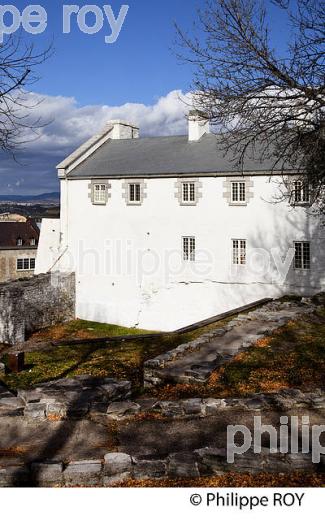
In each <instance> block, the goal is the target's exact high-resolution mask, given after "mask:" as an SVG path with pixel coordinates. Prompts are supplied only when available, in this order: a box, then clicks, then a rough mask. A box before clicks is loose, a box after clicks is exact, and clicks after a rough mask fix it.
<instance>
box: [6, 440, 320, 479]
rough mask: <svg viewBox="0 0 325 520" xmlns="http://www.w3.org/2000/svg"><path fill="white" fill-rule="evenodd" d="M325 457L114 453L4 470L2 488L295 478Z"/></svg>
mask: <svg viewBox="0 0 325 520" xmlns="http://www.w3.org/2000/svg"><path fill="white" fill-rule="evenodd" d="M324 470H325V457H324V456H323V457H322V459H321V461H320V463H319V464H313V462H312V460H311V455H310V454H303V453H297V454H286V455H284V454H281V453H270V450H268V449H267V448H262V450H261V453H254V452H253V451H252V450H249V451H247V452H246V453H245V454H242V455H237V456H236V459H235V462H234V463H233V464H230V463H228V462H227V456H226V452H225V450H220V449H216V448H203V449H199V450H194V451H193V452H182V453H171V454H170V455H168V457H166V458H164V459H162V460H152V459H150V460H146V459H140V458H136V457H131V456H130V455H128V454H127V453H108V454H107V455H105V457H104V460H79V461H76V462H70V463H69V464H64V463H63V462H62V461H46V462H34V463H32V464H30V465H26V466H11V467H7V468H4V469H0V487H11V486H15V487H19V486H38V487H52V486H62V487H75V486H86V487H95V486H96V487H111V486H114V485H115V486H116V485H119V484H122V483H123V482H125V481H127V480H129V479H134V480H146V479H164V478H198V477H205V476H211V475H222V474H225V473H228V472H238V473H260V472H266V473H290V472H293V471H304V472H310V473H311V472H314V471H324Z"/></svg>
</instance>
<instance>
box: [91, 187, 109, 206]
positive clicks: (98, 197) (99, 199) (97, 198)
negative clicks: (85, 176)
mask: <svg viewBox="0 0 325 520" xmlns="http://www.w3.org/2000/svg"><path fill="white" fill-rule="evenodd" d="M106 190H107V185H106V184H94V198H93V201H94V204H106Z"/></svg>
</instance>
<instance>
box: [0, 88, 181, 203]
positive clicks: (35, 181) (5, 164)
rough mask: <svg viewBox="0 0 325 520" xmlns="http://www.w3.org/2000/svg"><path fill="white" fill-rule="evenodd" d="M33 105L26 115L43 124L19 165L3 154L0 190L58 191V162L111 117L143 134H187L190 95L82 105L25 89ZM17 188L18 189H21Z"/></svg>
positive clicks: (25, 148)
mask: <svg viewBox="0 0 325 520" xmlns="http://www.w3.org/2000/svg"><path fill="white" fill-rule="evenodd" d="M26 103H27V104H28V105H30V106H33V107H34V108H32V110H31V111H30V113H29V115H28V117H31V119H32V120H34V121H36V120H38V119H39V120H40V121H41V123H43V124H44V126H43V127H41V128H40V129H39V130H38V131H37V133H38V138H37V139H35V136H34V135H31V136H29V135H26V139H27V140H28V139H29V138H30V139H33V140H31V141H30V142H28V143H27V144H25V145H24V149H23V150H22V151H21V152H19V153H18V155H17V158H18V161H19V162H18V163H16V162H14V161H13V160H12V159H11V158H10V157H6V158H3V159H2V161H1V166H0V193H6V192H8V187H7V185H8V184H10V191H11V192H12V190H13V189H14V186H15V189H14V191H16V192H17V193H22V189H23V192H24V193H41V192H43V191H52V190H56V189H58V182H57V176H56V170H55V166H56V164H57V163H58V162H60V161H61V160H62V159H63V158H64V157H66V156H67V155H68V154H69V153H71V152H72V151H73V150H74V149H75V148H76V147H78V146H79V145H80V144H81V143H83V142H84V141H86V140H87V139H88V138H89V137H90V136H92V135H94V134H96V133H97V132H98V131H100V130H101V129H102V128H103V127H104V125H105V124H106V123H107V121H109V120H110V119H125V120H127V121H131V122H134V123H136V124H137V125H138V126H139V127H140V134H141V136H158V135H180V134H186V133H187V122H186V114H187V113H188V111H189V103H190V95H189V94H184V93H183V92H181V91H180V90H174V91H172V92H169V94H167V95H166V96H163V97H161V98H159V99H157V101H156V102H155V103H154V104H152V105H144V104H141V103H125V104H124V105H121V106H107V105H103V106H101V105H87V106H79V105H78V103H77V100H76V99H75V98H72V97H64V96H48V95H40V94H36V93H33V92H29V93H26ZM18 189H19V191H18Z"/></svg>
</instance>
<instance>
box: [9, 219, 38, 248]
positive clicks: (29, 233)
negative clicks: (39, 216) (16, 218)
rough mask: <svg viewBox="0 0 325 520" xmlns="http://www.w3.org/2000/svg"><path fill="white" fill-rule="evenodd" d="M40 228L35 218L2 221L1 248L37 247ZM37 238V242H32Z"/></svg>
mask: <svg viewBox="0 0 325 520" xmlns="http://www.w3.org/2000/svg"><path fill="white" fill-rule="evenodd" d="M38 238H39V229H38V227H37V225H36V224H35V223H34V222H33V220H30V219H29V220H27V222H0V249H26V248H36V247H37V243H38ZM33 240H35V244H34V245H33V244H32V242H33Z"/></svg>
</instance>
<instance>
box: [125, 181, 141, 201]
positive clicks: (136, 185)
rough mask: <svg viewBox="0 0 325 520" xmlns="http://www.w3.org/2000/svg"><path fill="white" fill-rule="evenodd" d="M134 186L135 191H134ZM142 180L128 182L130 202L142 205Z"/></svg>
mask: <svg viewBox="0 0 325 520" xmlns="http://www.w3.org/2000/svg"><path fill="white" fill-rule="evenodd" d="M132 188H133V193H132ZM141 190H142V185H141V182H128V204H131V205H132V206H133V205H135V206H140V205H141V203H142V193H141Z"/></svg>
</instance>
